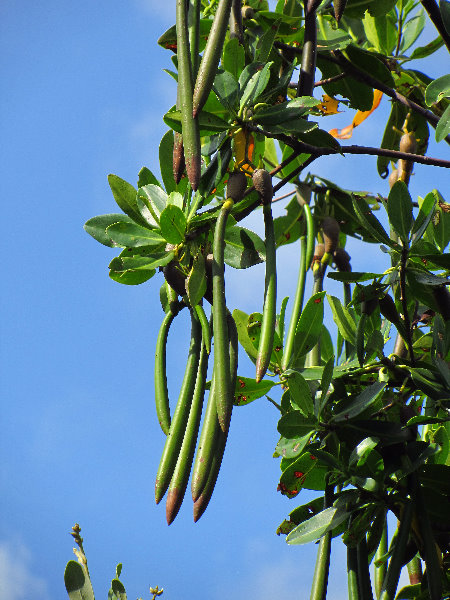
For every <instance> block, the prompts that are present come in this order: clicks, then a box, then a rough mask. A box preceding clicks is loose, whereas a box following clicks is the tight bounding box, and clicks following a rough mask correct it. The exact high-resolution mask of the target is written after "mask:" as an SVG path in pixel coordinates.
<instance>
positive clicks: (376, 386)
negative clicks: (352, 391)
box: [332, 381, 386, 423]
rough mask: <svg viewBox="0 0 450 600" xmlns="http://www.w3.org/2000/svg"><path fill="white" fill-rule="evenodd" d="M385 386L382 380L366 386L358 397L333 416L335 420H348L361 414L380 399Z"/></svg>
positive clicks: (336, 421)
mask: <svg viewBox="0 0 450 600" xmlns="http://www.w3.org/2000/svg"><path fill="white" fill-rule="evenodd" d="M385 387H386V383H385V382H380V381H376V382H375V383H373V384H372V385H370V386H368V387H366V388H365V389H364V390H363V391H362V392H361V393H360V394H358V395H357V396H356V398H354V399H353V400H352V401H351V402H350V404H348V405H347V406H346V408H345V410H343V411H341V412H338V413H337V414H335V415H334V416H333V418H332V420H333V422H335V423H339V422H342V421H345V422H347V421H349V420H350V419H354V418H355V417H357V416H358V415H360V414H361V413H362V412H364V411H365V410H366V409H367V408H369V406H371V405H372V404H373V403H374V402H375V401H376V400H378V398H380V396H381V395H382V394H383V391H384V388H385Z"/></svg>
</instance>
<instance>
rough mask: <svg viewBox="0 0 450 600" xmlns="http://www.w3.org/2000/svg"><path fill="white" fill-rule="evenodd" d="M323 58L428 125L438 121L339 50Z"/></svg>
mask: <svg viewBox="0 0 450 600" xmlns="http://www.w3.org/2000/svg"><path fill="white" fill-rule="evenodd" d="M323 58H324V59H325V60H330V61H331V62H334V63H335V64H338V65H339V66H341V67H342V68H344V69H345V70H346V71H347V73H348V74H349V75H350V76H352V77H354V78H355V79H359V80H360V81H363V82H364V83H367V84H368V85H370V86H371V87H373V88H375V89H377V90H380V92H383V94H386V96H389V97H390V98H392V99H393V100H397V101H398V102H400V103H401V104H404V105H405V106H407V107H408V108H411V109H412V110H414V111H415V112H416V113H418V114H419V115H421V116H422V117H423V118H424V119H426V120H427V121H428V123H430V125H432V126H433V127H434V128H436V126H437V124H438V122H439V117H438V116H437V115H435V114H434V113H432V112H431V110H428V109H426V108H423V107H422V106H420V104H416V102H414V101H413V100H409V98H406V97H405V96H403V94H400V93H399V92H397V90H394V89H392V88H390V87H389V86H388V85H386V84H385V83H383V82H382V81H378V79H375V77H372V75H369V74H368V73H366V72H365V71H362V70H361V69H359V68H358V67H356V66H355V65H354V64H353V63H351V62H350V61H349V60H347V59H346V58H345V56H344V55H343V54H342V52H340V50H335V51H332V52H331V57H330V56H327V55H326V54H324V55H323ZM333 59H334V60H333ZM444 139H445V141H446V142H447V143H448V144H450V135H447V137H445V138H444Z"/></svg>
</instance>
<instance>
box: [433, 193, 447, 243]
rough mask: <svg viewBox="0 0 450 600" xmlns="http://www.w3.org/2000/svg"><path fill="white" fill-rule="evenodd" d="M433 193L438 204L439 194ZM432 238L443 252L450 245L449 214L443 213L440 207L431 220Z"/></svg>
mask: <svg viewBox="0 0 450 600" xmlns="http://www.w3.org/2000/svg"><path fill="white" fill-rule="evenodd" d="M433 193H434V194H435V195H436V196H437V198H438V202H439V193H438V192H436V190H434V191H433ZM433 225H434V227H433V236H434V241H435V242H436V244H437V246H438V247H439V249H440V250H441V252H444V250H445V249H446V247H447V246H448V244H449V243H450V213H449V212H447V211H445V210H444V208H443V207H442V206H438V207H437V209H436V213H435V215H434V218H433Z"/></svg>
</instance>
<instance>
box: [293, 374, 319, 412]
mask: <svg viewBox="0 0 450 600" xmlns="http://www.w3.org/2000/svg"><path fill="white" fill-rule="evenodd" d="M287 383H288V386H289V393H290V396H291V404H292V406H293V408H294V409H297V410H299V411H300V412H302V413H303V414H304V415H305V416H311V415H313V414H314V403H313V399H312V396H311V390H310V389H309V385H308V383H307V381H306V379H305V378H304V377H303V376H302V375H300V373H299V372H298V371H291V372H290V373H289V377H288V380H287Z"/></svg>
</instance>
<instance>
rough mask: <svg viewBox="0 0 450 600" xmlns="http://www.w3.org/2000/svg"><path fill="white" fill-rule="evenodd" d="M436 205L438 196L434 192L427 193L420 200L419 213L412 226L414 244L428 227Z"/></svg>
mask: <svg viewBox="0 0 450 600" xmlns="http://www.w3.org/2000/svg"><path fill="white" fill-rule="evenodd" d="M435 206H436V198H435V196H434V194H433V193H432V192H430V193H429V194H427V195H426V196H425V198H423V199H422V200H421V201H420V200H419V214H418V215H417V217H416V220H415V221H414V225H413V228H412V234H413V236H414V237H413V245H414V243H415V242H416V241H418V240H420V238H421V237H422V235H423V233H424V231H425V229H426V228H427V227H428V224H429V223H430V221H431V219H432V217H433V215H434V207H435Z"/></svg>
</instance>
